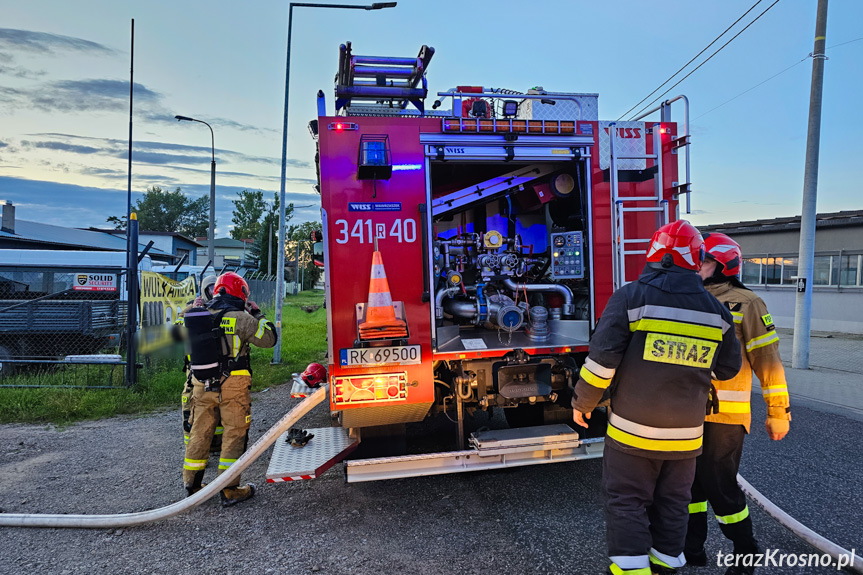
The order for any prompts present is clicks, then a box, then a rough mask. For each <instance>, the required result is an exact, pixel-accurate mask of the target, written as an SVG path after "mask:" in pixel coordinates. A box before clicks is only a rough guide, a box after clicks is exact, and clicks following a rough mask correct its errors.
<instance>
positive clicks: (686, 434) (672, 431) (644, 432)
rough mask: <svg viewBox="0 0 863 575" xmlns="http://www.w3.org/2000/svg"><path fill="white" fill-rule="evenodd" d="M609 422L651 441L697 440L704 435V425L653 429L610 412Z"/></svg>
mask: <svg viewBox="0 0 863 575" xmlns="http://www.w3.org/2000/svg"><path fill="white" fill-rule="evenodd" d="M608 421H609V423H611V425H613V426H614V427H616V428H617V429H619V430H621V431H625V432H627V433H631V434H633V435H638V436H639V437H647V438H649V439H695V438H697V437H701V436H702V435H703V434H704V425H703V424H702V425H697V426H695V427H651V426H649V425H642V424H640V423H636V422H634V421H629V420H628V419H625V418H623V417H620V416H619V415H617V414H616V413H614V412H613V411H609V412H608Z"/></svg>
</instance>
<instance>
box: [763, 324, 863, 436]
mask: <svg viewBox="0 0 863 575" xmlns="http://www.w3.org/2000/svg"><path fill="white" fill-rule="evenodd" d="M792 344H793V332H792V331H791V330H789V329H780V330H779V349H780V353H781V354H782V363H783V364H784V365H785V374H786V377H787V379H788V390H789V393H790V394H791V405H792V412H793V406H794V404H795V403H801V404H802V405H807V404H808V405H809V406H810V407H812V408H814V409H818V410H821V411H827V412H830V413H838V414H841V415H848V416H851V417H853V418H855V419H860V420H863V336H857V335H845V334H824V333H818V332H816V333H814V334H813V336H812V337H811V339H810V344H809V366H810V369H792V368H791V350H792ZM753 392H754V393H757V394H758V395H760V390H759V389H758V388H757V387H754V388H753Z"/></svg>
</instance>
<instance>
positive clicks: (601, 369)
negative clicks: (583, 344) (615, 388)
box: [584, 357, 615, 379]
mask: <svg viewBox="0 0 863 575" xmlns="http://www.w3.org/2000/svg"><path fill="white" fill-rule="evenodd" d="M584 366H585V367H586V368H587V369H589V370H590V371H592V372H593V373H595V374H596V375H598V376H599V377H602V378H604V379H611V378H612V377H614V371H615V370H613V369H611V368H610V367H605V366H604V365H601V364H599V363H597V362H595V361H593V360H592V359H590V358H589V357H588V358H587V359H585V360H584Z"/></svg>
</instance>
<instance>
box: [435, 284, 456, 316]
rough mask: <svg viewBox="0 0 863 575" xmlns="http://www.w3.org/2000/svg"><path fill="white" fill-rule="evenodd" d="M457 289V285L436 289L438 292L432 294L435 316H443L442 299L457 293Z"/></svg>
mask: <svg viewBox="0 0 863 575" xmlns="http://www.w3.org/2000/svg"><path fill="white" fill-rule="evenodd" d="M459 291H461V290H459V289H458V288H457V287H451V288H446V289H442V290H438V292H437V293H436V294H435V296H434V313H435V317H436V318H438V319H441V318H443V307H442V306H443V300H444V298H448V297H452V296H454V295H455V294H457V293H458V292H459Z"/></svg>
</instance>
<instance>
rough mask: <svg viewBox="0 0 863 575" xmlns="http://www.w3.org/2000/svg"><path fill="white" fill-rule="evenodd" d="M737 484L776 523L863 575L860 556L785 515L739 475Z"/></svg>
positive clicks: (862, 564)
mask: <svg viewBox="0 0 863 575" xmlns="http://www.w3.org/2000/svg"><path fill="white" fill-rule="evenodd" d="M737 483H739V484H740V487H741V489H743V492H744V493H745V494H746V495H747V496H748V497H749V498H750V499H752V500H753V501H754V502H755V503H757V504H758V506H759V507H761V509H763V510H764V511H766V512H767V514H768V515H770V516H771V517H773V518H774V519H775V520H776V521H778V522H779V524H780V525H782V526H783V527H785V528H786V529H788V530H789V531H791V532H792V533H793V534H794V535H796V536H797V537H799V538H800V539H802V540H803V541H805V542H806V543H808V544H809V545H811V546H812V547H814V548H815V549H817V550H819V551H821V552H822V553H826V554H828V555H830V556H831V557H832V558H833V560H834V561H837V562H838V561H840V557H842V559H841V561H845V560H848V561H849V563H848V564H847V565H845V568H846V569H848V570H849V571H851V572H853V573H863V558H861V557H860V556H859V555H856V554H853V551H848V550H847V549H843V548H842V547H840V546H839V545H836V544H835V543H833V542H832V541H830V540H829V539H827V538H825V537H822V536H821V535H819V534H818V533H815V532H814V531H812V530H811V529H809V528H808V527H806V526H805V525H803V524H802V523H800V522H799V521H797V520H796V519H794V518H793V517H791V516H790V515H788V514H787V513H785V512H784V511H783V510H782V509H780V508H779V507H777V506H776V505H775V504H774V503H773V502H772V501H770V500H769V499H767V498H766V497H764V495H762V494H761V493H760V492H759V491H758V490H757V489H755V488H754V487H752V485H750V484H749V482H748V481H746V480H745V479H743V477H741V476H740V475H739V474H738V475H737Z"/></svg>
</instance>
